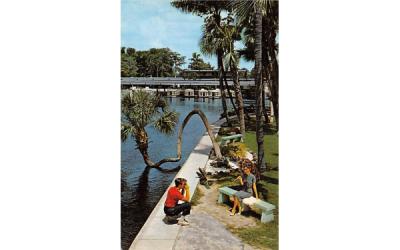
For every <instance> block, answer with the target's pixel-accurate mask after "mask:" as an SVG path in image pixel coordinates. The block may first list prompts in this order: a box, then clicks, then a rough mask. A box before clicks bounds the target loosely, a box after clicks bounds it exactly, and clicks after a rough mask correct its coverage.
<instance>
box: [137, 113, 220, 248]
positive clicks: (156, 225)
mask: <svg viewBox="0 0 400 250" xmlns="http://www.w3.org/2000/svg"><path fill="white" fill-rule="evenodd" d="M224 122H225V119H220V120H218V121H216V122H215V123H213V124H212V125H211V129H212V133H213V136H214V137H216V136H217V135H218V131H219V129H220V127H221V125H222V124H223V123H224ZM211 149H212V141H211V139H210V137H209V136H208V133H207V131H206V132H205V133H204V134H203V136H202V137H201V138H200V140H199V142H198V144H197V146H196V147H195V148H194V149H193V151H192V152H191V153H190V155H189V157H188V158H187V159H186V161H185V163H184V164H183V166H182V168H181V169H180V170H179V172H178V173H177V174H176V176H175V178H177V177H184V178H186V179H187V180H188V184H189V186H190V197H193V194H194V192H195V190H196V187H197V185H198V183H199V178H197V174H196V171H197V170H198V168H199V167H204V166H205V165H206V163H207V161H208V159H209V153H210V151H211ZM175 178H174V179H175ZM171 186H174V181H172V182H171V184H170V185H169V187H171ZM167 191H168V188H167V190H166V191H165V192H164V194H163V196H162V197H161V199H160V200H159V202H158V203H157V205H156V206H155V208H154V209H153V211H152V212H151V214H150V216H149V218H147V220H146V222H145V224H144V225H143V226H142V228H141V229H140V231H139V233H138V234H137V235H136V237H135V239H134V241H133V242H132V244H131V246H130V248H129V250H146V249H159V250H163V249H165V250H172V249H173V246H174V245H175V240H176V237H177V235H178V231H179V228H180V226H178V225H166V224H165V223H164V222H163V221H162V219H163V218H164V210H163V208H164V201H165V199H166V196H167Z"/></svg>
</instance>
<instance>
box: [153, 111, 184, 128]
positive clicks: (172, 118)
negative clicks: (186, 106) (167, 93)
mask: <svg viewBox="0 0 400 250" xmlns="http://www.w3.org/2000/svg"><path fill="white" fill-rule="evenodd" d="M178 117H179V115H178V113H176V112H174V111H165V112H164V113H163V115H162V116H161V117H160V118H158V119H157V120H156V121H155V122H154V127H155V128H156V129H157V130H159V131H160V132H162V133H165V134H172V133H173V132H174V128H175V126H176V124H177V123H178Z"/></svg>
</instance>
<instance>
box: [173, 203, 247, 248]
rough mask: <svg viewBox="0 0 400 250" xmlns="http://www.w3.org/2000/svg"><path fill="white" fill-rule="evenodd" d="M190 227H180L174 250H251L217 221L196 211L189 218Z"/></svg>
mask: <svg viewBox="0 0 400 250" xmlns="http://www.w3.org/2000/svg"><path fill="white" fill-rule="evenodd" d="M189 217H190V219H189V221H190V225H189V226H184V227H181V228H180V230H179V233H178V236H177V238H176V241H175V245H174V247H173V249H174V250H208V249H209V250H219V249H221V250H228V249H229V250H252V249H253V248H251V247H250V246H248V245H246V244H243V242H242V241H241V240H239V239H238V238H237V237H236V236H234V235H232V233H231V232H229V231H228V230H227V229H226V228H225V226H224V225H223V224H222V223H220V222H219V221H218V220H216V219H215V218H213V217H212V216H210V215H209V214H207V213H205V212H198V211H196V209H194V210H193V213H192V214H191V215H190V216H189Z"/></svg>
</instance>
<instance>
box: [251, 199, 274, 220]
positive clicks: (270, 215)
mask: <svg viewBox="0 0 400 250" xmlns="http://www.w3.org/2000/svg"><path fill="white" fill-rule="evenodd" d="M254 206H255V207H257V208H259V209H261V211H262V212H261V222H262V223H267V222H270V221H273V220H274V209H275V205H273V204H271V203H268V202H266V201H263V200H260V199H257V201H256V203H255V204H254Z"/></svg>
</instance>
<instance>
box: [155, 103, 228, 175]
mask: <svg viewBox="0 0 400 250" xmlns="http://www.w3.org/2000/svg"><path fill="white" fill-rule="evenodd" d="M195 114H197V115H199V116H200V118H201V120H202V121H203V124H204V126H205V127H206V129H207V132H208V135H209V136H210V139H211V142H212V145H213V148H214V152H215V156H216V157H217V159H222V154H221V149H220V147H219V144H218V143H217V142H216V141H215V138H214V135H213V133H212V129H211V126H210V123H209V122H208V119H207V116H206V115H205V114H204V113H203V111H201V110H200V109H194V110H192V111H191V112H190V113H189V114H188V115H187V116H186V117H185V119H184V120H183V123H182V125H181V127H180V128H179V132H178V142H177V144H176V151H177V156H176V157H171V158H165V159H162V160H161V161H159V162H157V163H153V164H152V165H151V167H155V168H159V167H160V166H161V164H164V163H166V162H178V161H180V160H181V158H182V135H183V130H184V129H185V126H186V124H187V123H188V122H189V120H190V118H191V117H192V116H193V115H195Z"/></svg>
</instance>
